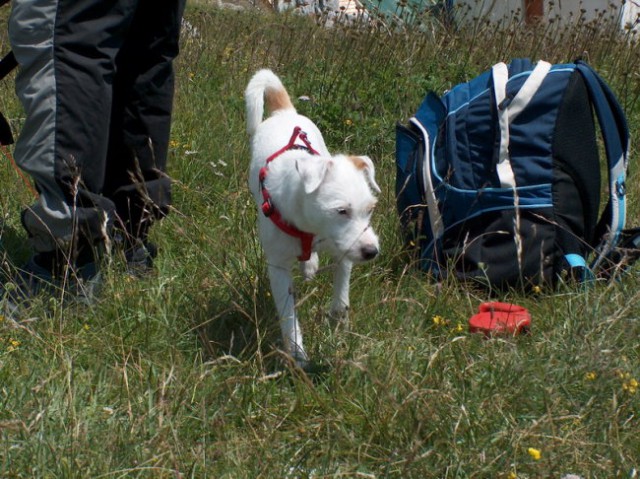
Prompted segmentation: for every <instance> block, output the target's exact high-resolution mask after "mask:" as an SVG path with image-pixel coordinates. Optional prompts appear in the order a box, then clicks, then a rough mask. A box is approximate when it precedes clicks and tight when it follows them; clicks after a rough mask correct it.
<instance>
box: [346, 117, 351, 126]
mask: <svg viewBox="0 0 640 479" xmlns="http://www.w3.org/2000/svg"><path fill="white" fill-rule="evenodd" d="M344 124H345V125H347V126H351V125H353V120H351V118H347V119H346V120H345V121H344Z"/></svg>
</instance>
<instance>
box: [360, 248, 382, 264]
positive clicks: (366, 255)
mask: <svg viewBox="0 0 640 479" xmlns="http://www.w3.org/2000/svg"><path fill="white" fill-rule="evenodd" d="M379 252H380V251H379V250H378V248H377V247H376V246H374V245H367V246H363V247H362V248H360V256H362V259H363V260H364V261H370V260H372V259H373V258H375V257H376V256H378V253H379Z"/></svg>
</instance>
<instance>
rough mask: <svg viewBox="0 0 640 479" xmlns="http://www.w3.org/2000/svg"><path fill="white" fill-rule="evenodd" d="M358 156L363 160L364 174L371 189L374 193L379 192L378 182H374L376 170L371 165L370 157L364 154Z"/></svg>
mask: <svg viewBox="0 0 640 479" xmlns="http://www.w3.org/2000/svg"><path fill="white" fill-rule="evenodd" d="M358 158H360V159H361V160H362V161H364V164H365V168H364V174H365V176H366V177H367V181H368V182H369V186H371V189H372V190H373V191H374V192H375V193H380V187H379V186H378V183H376V170H375V168H374V166H373V161H372V160H371V158H369V157H368V156H365V155H363V156H359V157H358Z"/></svg>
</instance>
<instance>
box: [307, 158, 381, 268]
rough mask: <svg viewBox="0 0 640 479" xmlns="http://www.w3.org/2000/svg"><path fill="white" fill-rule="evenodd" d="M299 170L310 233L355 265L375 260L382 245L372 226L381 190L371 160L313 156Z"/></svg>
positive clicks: (330, 249) (331, 250)
mask: <svg viewBox="0 0 640 479" xmlns="http://www.w3.org/2000/svg"><path fill="white" fill-rule="evenodd" d="M296 167H297V170H298V172H299V173H300V176H301V177H302V182H303V185H304V192H305V195H304V204H303V205H302V209H303V215H304V217H305V222H306V223H307V226H306V227H307V228H308V229H307V231H309V232H313V233H314V234H315V235H316V236H317V238H318V241H320V242H322V246H323V247H324V248H326V249H328V250H329V251H330V252H331V253H332V254H333V255H334V256H336V257H342V256H346V257H347V258H348V259H350V260H351V261H354V262H362V261H368V260H371V259H373V258H375V257H376V256H377V255H378V252H379V249H380V244H379V240H378V236H377V235H376V234H375V232H374V231H373V228H372V227H371V224H370V222H371V215H372V213H373V209H374V207H375V205H376V201H377V200H376V197H375V194H377V193H380V188H379V187H378V185H377V183H376V181H375V171H374V166H373V162H372V161H371V159H370V158H369V157H367V156H346V155H337V156H334V157H331V158H323V157H318V156H313V157H308V158H305V159H302V160H299V161H298V162H297V163H296Z"/></svg>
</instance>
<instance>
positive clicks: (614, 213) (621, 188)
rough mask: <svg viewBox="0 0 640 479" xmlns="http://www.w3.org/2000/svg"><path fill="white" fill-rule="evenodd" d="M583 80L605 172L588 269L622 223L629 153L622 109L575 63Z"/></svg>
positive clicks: (592, 74) (595, 76)
mask: <svg viewBox="0 0 640 479" xmlns="http://www.w3.org/2000/svg"><path fill="white" fill-rule="evenodd" d="M576 68H577V70H578V71H579V72H580V73H581V74H582V76H583V78H584V79H585V81H586V84H587V88H588V90H589V95H590V97H591V101H592V103H593V105H594V108H595V112H596V117H597V118H598V123H599V125H600V130H601V132H602V138H603V140H604V146H605V152H606V156H607V166H608V171H609V201H608V203H607V206H606V208H605V210H604V211H603V213H602V217H601V218H600V221H599V223H598V229H597V231H596V241H599V242H600V244H598V245H595V246H596V250H597V251H598V255H597V257H596V258H595V260H594V261H593V264H592V266H591V268H592V270H594V271H595V270H596V269H597V268H598V267H599V266H600V263H601V261H602V260H603V258H604V257H605V256H607V254H609V252H610V251H611V250H612V249H613V248H614V247H615V246H616V245H617V244H618V242H619V240H620V235H621V233H622V230H623V229H624V226H625V221H626V198H625V195H626V189H625V188H626V186H625V182H626V174H627V164H628V153H629V127H628V126H627V120H626V118H625V115H624V112H623V110H622V107H621V106H620V104H619V103H618V100H617V99H616V97H615V95H614V94H613V92H612V91H611V89H610V88H609V86H608V85H607V84H606V83H605V81H604V80H603V79H602V78H601V77H600V76H599V75H598V74H597V73H596V72H595V71H594V70H593V69H592V68H591V67H590V66H589V65H587V64H586V63H584V62H582V61H578V62H576Z"/></svg>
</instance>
